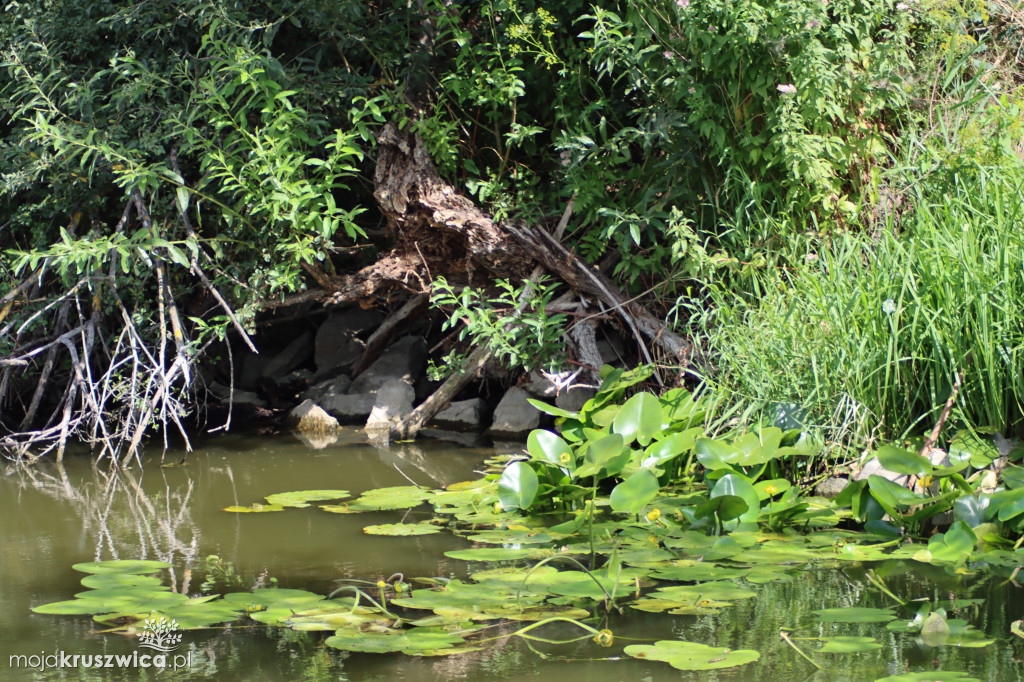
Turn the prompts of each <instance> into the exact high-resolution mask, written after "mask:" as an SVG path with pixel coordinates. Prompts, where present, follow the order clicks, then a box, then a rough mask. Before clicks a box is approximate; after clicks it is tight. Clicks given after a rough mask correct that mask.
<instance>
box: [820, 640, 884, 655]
mask: <svg viewBox="0 0 1024 682" xmlns="http://www.w3.org/2000/svg"><path fill="white" fill-rule="evenodd" d="M821 640H822V641H823V642H824V644H823V645H821V646H820V647H819V648H818V650H817V651H818V653H822V654H852V653H857V652H860V651H871V650H872V649H881V648H882V645H881V644H879V643H878V642H877V641H875V638H874V637H822V638H821Z"/></svg>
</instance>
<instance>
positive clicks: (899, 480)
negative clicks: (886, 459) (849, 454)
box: [853, 457, 910, 486]
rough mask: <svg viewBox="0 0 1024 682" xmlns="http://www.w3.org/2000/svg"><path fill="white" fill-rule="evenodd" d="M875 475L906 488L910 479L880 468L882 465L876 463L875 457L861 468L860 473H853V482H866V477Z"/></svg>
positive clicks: (904, 475)
mask: <svg viewBox="0 0 1024 682" xmlns="http://www.w3.org/2000/svg"><path fill="white" fill-rule="evenodd" d="M871 475H875V476H881V477H882V478H885V479H888V480H890V481H892V482H893V483H896V484H898V485H902V486H906V485H907V481H908V480H909V479H910V477H909V476H907V475H906V474H898V473H896V472H895V471H889V470H888V469H886V468H885V467H883V466H882V463H881V462H879V461H878V458H877V457H872V458H871V459H869V460H868V461H867V462H865V463H864V466H863V467H861V469H860V471H858V472H856V473H854V475H853V480H855V481H866V480H867V479H868V476H871Z"/></svg>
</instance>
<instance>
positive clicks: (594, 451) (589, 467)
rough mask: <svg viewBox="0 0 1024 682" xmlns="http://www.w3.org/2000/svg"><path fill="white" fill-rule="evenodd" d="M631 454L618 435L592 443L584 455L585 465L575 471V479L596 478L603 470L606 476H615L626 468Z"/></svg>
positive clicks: (603, 437) (588, 444) (604, 437)
mask: <svg viewBox="0 0 1024 682" xmlns="http://www.w3.org/2000/svg"><path fill="white" fill-rule="evenodd" d="M630 454H631V450H630V449H629V448H627V447H626V444H625V442H624V441H623V440H622V436H621V435H619V434H617V433H612V434H608V435H607V436H602V437H601V438H599V439H597V440H593V441H590V442H589V443H587V449H586V453H585V454H584V455H583V464H582V465H580V467H579V468H578V469H577V470H576V471H575V473H574V478H577V479H582V478H583V477H585V476H594V475H596V474H597V473H599V472H600V471H601V470H602V469H604V470H605V476H614V475H615V474H617V473H619V472H620V471H622V467H624V466H626V463H627V462H628V461H629V457H630Z"/></svg>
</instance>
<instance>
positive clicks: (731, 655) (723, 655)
mask: <svg viewBox="0 0 1024 682" xmlns="http://www.w3.org/2000/svg"><path fill="white" fill-rule="evenodd" d="M625 652H626V655H628V656H632V657H633V658H642V659H646V660H652V661H664V662H665V663H668V664H669V665H671V666H672V667H673V668H676V669H677V670H717V669H719V668H733V667H735V666H738V665H744V664H746V663H752V662H754V661H756V660H757V659H759V658H760V657H761V654H759V653H758V652H756V651H753V650H750V649H738V650H736V651H732V650H730V649H723V648H716V647H710V646H706V645H704V644H698V643H696V642H683V641H678V640H662V641H660V642H655V643H654V644H653V645H649V644H632V645H630V646H627V647H626V648H625Z"/></svg>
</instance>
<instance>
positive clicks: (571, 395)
mask: <svg viewBox="0 0 1024 682" xmlns="http://www.w3.org/2000/svg"><path fill="white" fill-rule="evenodd" d="M595 395H597V391H595V390H594V389H592V388H587V387H584V386H572V387H571V388H569V390H568V391H562V392H561V393H559V394H558V395H557V396H555V407H559V408H561V409H563V410H566V411H568V412H579V411H580V410H581V409H582V408H583V406H584V405H585V404H586V402H587V401H588V400H590V399H591V398H593V397H594V396H595Z"/></svg>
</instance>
